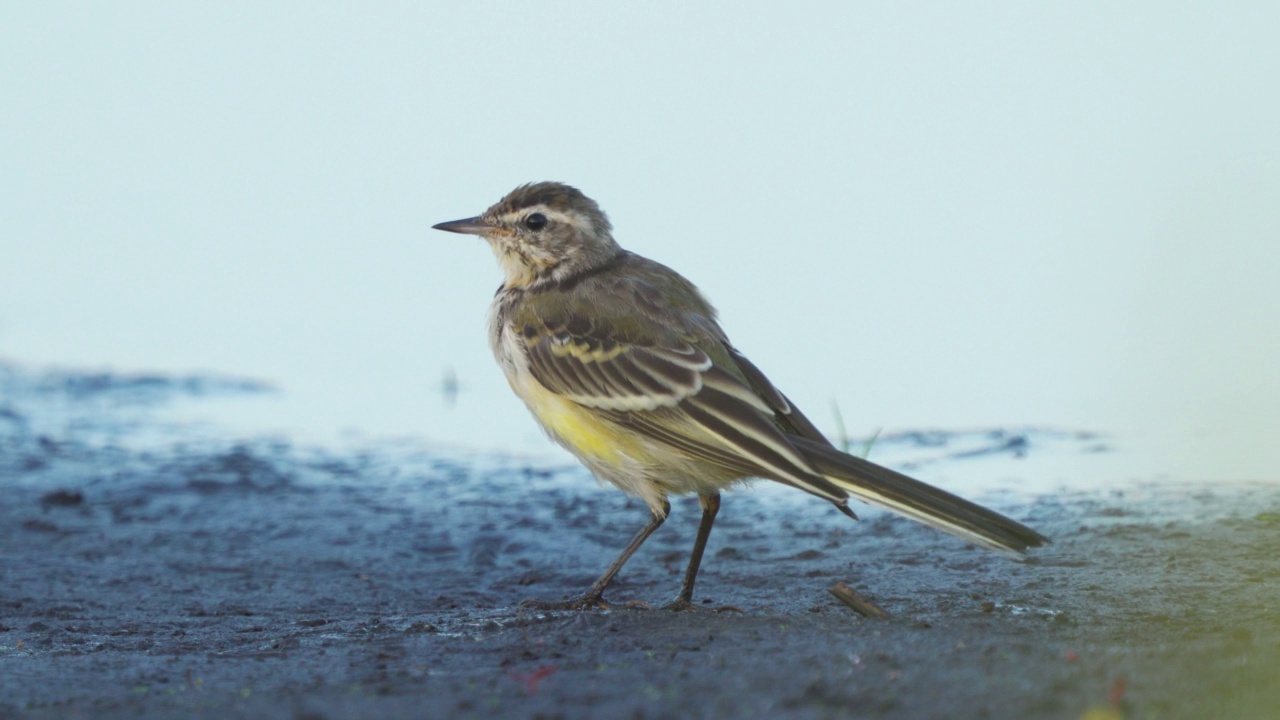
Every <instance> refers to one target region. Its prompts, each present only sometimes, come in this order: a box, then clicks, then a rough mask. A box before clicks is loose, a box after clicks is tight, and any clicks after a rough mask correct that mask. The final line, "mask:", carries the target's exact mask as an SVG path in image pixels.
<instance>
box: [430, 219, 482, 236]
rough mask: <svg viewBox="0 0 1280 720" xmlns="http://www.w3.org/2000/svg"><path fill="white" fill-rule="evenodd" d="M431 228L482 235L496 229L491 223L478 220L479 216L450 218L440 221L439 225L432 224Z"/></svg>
mask: <svg viewBox="0 0 1280 720" xmlns="http://www.w3.org/2000/svg"><path fill="white" fill-rule="evenodd" d="M431 229H432V230H444V231H445V232H451V233H462V234H463V235H484V234H485V233H487V232H492V231H493V230H496V229H497V228H495V227H494V226H492V225H487V224H485V223H482V222H480V217H479V216H476V217H470V218H465V219H463V220H450V221H449V222H442V223H440V224H439V225H432V226H431Z"/></svg>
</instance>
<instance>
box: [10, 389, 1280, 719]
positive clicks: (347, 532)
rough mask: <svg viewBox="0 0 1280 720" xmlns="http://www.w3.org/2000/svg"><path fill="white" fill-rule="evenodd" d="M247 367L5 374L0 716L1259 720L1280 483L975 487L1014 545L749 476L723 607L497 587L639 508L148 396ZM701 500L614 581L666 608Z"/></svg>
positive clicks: (554, 480) (727, 533) (725, 550)
mask: <svg viewBox="0 0 1280 720" xmlns="http://www.w3.org/2000/svg"><path fill="white" fill-rule="evenodd" d="M263 390H264V388H263V387H261V386H259V385H257V384H255V383H252V382H245V381H239V380H234V379H233V380H223V379H217V378H165V377H159V376H150V377H136V376H135V377H120V376H112V375H101V374H99V375H85V374H77V373H74V372H63V373H44V372H34V371H31V370H24V369H20V368H15V367H13V366H6V365H0V488H2V489H3V497H4V499H3V501H0V573H2V577H0V717H30V718H53V717H84V718H137V717H141V718H152V717H198V718H224V717H230V716H237V717H250V718H281V717H294V718H317V719H318V718H345V717H353V718H354V717H379V718H384V719H388V720H389V719H391V718H401V717H406V718H407V717H428V716H434V717H458V718H464V717H504V718H505V717H531V718H532V717H538V718H556V717H565V718H575V717H587V716H592V717H622V718H657V717H681V718H701V717H706V718H711V717H716V718H719V717H760V718H766V717H767V718H775V717H794V718H828V717H830V718H837V717H867V718H929V717H956V718H1071V719H1076V718H1085V717H1088V718H1091V719H1096V720H1100V719H1102V718H1118V717H1125V718H1157V717H1158V718H1212V717H1218V718H1274V717H1280V483H1270V484H1264V483H1239V482H1234V481H1235V480H1236V479H1235V478H1220V479H1219V480H1220V482H1217V483H1213V484H1211V485H1210V484H1201V485H1198V486H1193V487H1188V486H1186V485H1179V484H1161V483H1158V482H1143V481H1141V480H1140V479H1139V480H1136V481H1135V482H1134V483H1132V484H1131V485H1127V486H1126V487H1124V488H1123V489H1094V490H1061V491H1055V492H1046V493H1039V494H1035V495H1024V494H1020V493H1013V492H991V493H987V494H985V495H981V494H980V495H979V496H978V497H976V498H975V499H978V500H980V501H983V502H986V503H988V504H990V505H992V506H993V507H996V508H997V509H999V510H1001V511H1003V512H1006V513H1009V514H1011V515H1013V516H1014V517H1016V518H1018V519H1020V520H1023V521H1025V522H1027V523H1028V524H1030V525H1032V526H1033V527H1035V528H1037V529H1038V530H1040V531H1042V532H1044V533H1045V534H1047V535H1049V536H1051V537H1052V538H1053V539H1054V544H1053V545H1052V546H1050V547H1049V548H1047V549H1046V550H1045V551H1043V552H1039V553H1038V554H1037V556H1036V558H1035V559H1034V560H1033V561H1031V562H1028V563H1017V562H1012V561H1009V560H1007V559H1004V558H1001V557H999V556H996V555H994V554H991V553H986V552H983V551H980V550H976V549H973V548H971V547H969V546H967V545H965V544H964V543H962V542H960V541H958V540H954V539H953V538H950V537H949V536H945V535H942V534H939V533H936V532H933V531H930V530H928V529H927V528H922V527H920V526H917V525H914V524H912V523H909V522H907V521H905V520H900V519H898V518H895V517H892V516H888V515H886V514H882V513H878V512H876V511H874V510H868V511H866V512H863V513H862V514H863V516H864V520H863V521H862V522H858V523H854V522H852V521H850V520H848V519H847V518H845V517H843V516H842V515H840V514H839V513H838V512H836V511H835V510H834V509H833V508H832V507H831V506H830V505H828V504H826V503H823V502H821V501H817V500H814V499H810V498H807V497H806V496H803V495H801V494H799V493H795V492H794V491H788V490H787V489H785V488H765V487H760V488H757V489H755V490H752V491H746V492H735V493H731V494H729V495H727V496H726V497H725V502H724V506H723V509H722V511H721V513H720V519H719V521H718V523H717V525H716V528H715V532H714V534H713V536H712V538H711V543H710V545H709V549H708V556H707V560H706V561H705V562H704V565H703V573H702V575H701V578H700V582H699V585H698V592H697V596H696V600H697V601H698V602H699V603H700V604H702V605H704V606H705V607H707V608H713V607H718V606H723V605H732V606H736V607H738V608H740V609H741V610H742V612H733V611H727V612H716V611H714V610H711V609H707V610H705V611H703V612H696V613H671V612H666V611H660V610H643V609H626V610H612V611H592V612H582V613H576V612H566V613H552V614H546V613H534V612H521V611H520V610H519V609H518V604H519V601H520V600H522V599H525V598H528V597H541V598H552V599H556V598H560V597H564V596H567V595H569V594H571V593H574V592H578V591H581V590H582V589H584V588H585V587H586V586H587V585H588V584H590V582H591V581H592V580H593V579H594V578H595V576H596V575H597V574H598V573H599V572H600V571H601V570H602V569H603V567H604V566H605V565H606V564H607V563H608V562H609V561H610V560H611V559H612V558H613V556H614V555H615V554H616V552H617V551H618V549H619V548H620V547H621V546H622V545H623V544H625V542H626V540H627V539H628V538H629V537H630V535H631V534H632V533H633V532H634V531H635V530H636V529H637V528H638V527H639V526H640V525H641V524H643V522H644V520H645V510H644V509H643V507H642V506H641V505H640V504H639V503H637V502H635V501H628V500H627V499H625V498H624V497H623V496H622V495H621V494H620V493H617V492H616V491H614V490H611V489H607V488H599V487H597V486H596V485H595V484H594V482H592V481H591V480H590V479H589V478H588V477H587V475H586V474H585V472H584V471H582V470H580V469H578V468H576V467H567V466H566V467H547V468H539V467H528V466H527V465H526V464H525V463H522V462H519V461H516V460H512V459H504V458H501V457H488V458H475V457H455V458H450V457H444V456H440V455H438V454H435V453H432V452H429V451H427V450H425V449H423V448H422V447H421V446H417V445H413V444H411V443H400V444H382V445H377V444H370V445H367V446H364V447H359V448H356V449H324V448H320V449H317V448H313V447H300V446H297V445H294V444H291V443H290V442H288V441H282V440H271V439H252V438H243V439H231V440H228V439H225V438H221V437H219V436H218V435H217V434H212V433H210V434H206V433H204V432H203V431H202V430H200V429H199V428H192V427H181V426H179V427H174V426H168V425H164V423H165V422H166V421H163V420H161V419H159V416H153V414H152V413H151V409H152V408H154V407H155V406H157V405H160V404H163V403H165V402H168V401H169V400H171V399H173V398H174V397H190V396H202V395H205V394H227V393H232V394H234V393H252V392H260V391H263ZM140 436H147V437H149V438H150V440H148V441H147V442H133V441H131V440H130V438H137V437H140ZM941 437H942V438H943V441H944V442H945V434H944V435H943V436H941ZM934 439H935V440H936V439H937V437H935V438H934ZM1019 445H1020V447H1017V448H1014V450H1016V451H1018V452H1032V453H1033V452H1035V448H1036V443H1035V441H1034V438H1032V439H1031V441H1030V442H1028V441H1026V440H1025V439H1024V441H1022V442H1021V443H1019ZM697 516H698V511H697V505H696V502H694V501H691V500H685V501H681V502H678V503H676V505H675V507H674V510H673V516H672V519H671V521H670V522H668V523H667V525H666V526H664V527H663V528H662V529H661V530H660V531H659V532H658V533H657V534H656V535H655V536H654V537H653V538H652V539H651V540H650V542H649V544H648V545H646V546H645V547H644V548H643V549H642V550H641V551H640V552H639V553H638V554H637V555H636V557H635V558H633V560H632V561H631V563H630V564H629V565H628V566H627V568H626V569H625V570H624V571H623V574H622V575H621V576H620V578H619V581H618V582H617V583H616V585H615V586H614V587H613V588H612V589H611V591H610V593H609V595H610V597H611V598H613V599H614V600H617V601H624V600H642V601H647V602H650V603H653V604H655V605H656V604H660V603H662V602H664V601H666V600H668V599H670V598H671V596H673V595H674V593H675V591H676V589H677V587H678V586H679V583H680V576H681V573H682V572H683V564H684V560H685V557H686V553H687V551H688V548H689V546H690V544H691V542H692V538H693V533H694V529H695V527H696V524H697ZM837 582H845V583H848V584H849V585H851V586H853V587H855V588H857V589H859V590H860V591H861V592H863V593H864V594H865V595H867V596H868V597H870V598H871V599H873V600H874V601H875V602H876V603H878V604H879V605H880V606H882V607H883V608H885V609H886V610H888V611H889V612H890V613H891V614H892V617H891V618H890V619H888V620H871V619H867V618H864V617H861V616H859V615H857V614H855V613H853V612H852V611H851V610H849V609H848V608H847V607H845V606H844V605H842V604H840V603H839V602H838V601H837V600H836V599H835V598H834V597H832V596H831V595H830V594H829V593H828V588H829V587H831V586H832V585H834V584H835V583H837Z"/></svg>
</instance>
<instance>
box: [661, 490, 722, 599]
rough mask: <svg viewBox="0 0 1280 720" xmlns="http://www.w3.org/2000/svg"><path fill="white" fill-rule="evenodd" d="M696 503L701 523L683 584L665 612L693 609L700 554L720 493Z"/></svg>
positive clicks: (716, 509)
mask: <svg viewBox="0 0 1280 720" xmlns="http://www.w3.org/2000/svg"><path fill="white" fill-rule="evenodd" d="M698 503H699V504H701V505H702V522H701V523H699V524H698V537H697V539H695V540H694V541H693V552H692V553H691V554H690V555H689V567H688V569H686V570H685V571H684V584H683V585H681V586H680V594H679V595H677V596H676V599H675V600H674V601H672V602H671V603H669V604H667V605H666V606H665V607H666V609H667V610H691V609H693V608H694V604H693V584H694V583H695V582H697V580H698V568H699V566H701V565H702V553H703V551H705V550H706V549H707V540H708V539H709V538H710V537H711V526H712V525H714V524H715V522H716V513H718V512H720V493H711V494H710V495H699V496H698Z"/></svg>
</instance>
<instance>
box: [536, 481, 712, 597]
mask: <svg viewBox="0 0 1280 720" xmlns="http://www.w3.org/2000/svg"><path fill="white" fill-rule="evenodd" d="M717 499H718V498H717ZM670 512H671V503H670V502H668V501H667V500H665V499H664V500H663V501H662V513H661V514H659V513H656V512H655V513H654V514H653V517H652V518H650V519H649V523H648V524H647V525H645V526H644V527H642V528H640V532H638V533H636V535H635V537H633V538H631V542H629V543H627V547H626V548H625V549H624V550H623V551H622V554H621V555H619V556H618V559H617V560H614V561H613V564H612V565H610V566H609V568H608V569H607V570H605V571H604V574H603V575H601V576H600V579H599V580H596V581H595V583H594V584H592V586H591V587H590V588H587V592H585V593H584V594H582V595H581V596H579V597H576V598H572V599H569V600H564V601H562V602H549V601H546V600H525V601H524V602H522V603H520V607H521V608H532V609H534V610H587V609H590V608H602V609H606V610H607V609H609V607H610V605H609V603H607V602H605V601H604V589H605V588H606V587H608V586H609V583H610V582H613V576H614V575H617V574H618V571H619V570H621V569H622V566H623V565H626V564H627V560H629V559H631V556H632V555H633V554H635V551H636V550H639V549H640V546H641V545H643V544H644V541H645V540H648V539H649V536H650V535H652V534H653V531H654V530H657V529H658V528H659V527H660V526H661V525H662V523H663V522H664V521H665V520H666V519H667V514H668V513H670ZM704 522H705V519H704ZM695 571H696V568H695Z"/></svg>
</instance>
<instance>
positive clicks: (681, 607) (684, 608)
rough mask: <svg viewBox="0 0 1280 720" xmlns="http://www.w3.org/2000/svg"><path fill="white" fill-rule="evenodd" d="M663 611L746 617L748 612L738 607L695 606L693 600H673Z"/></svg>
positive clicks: (664, 606)
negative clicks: (734, 613)
mask: <svg viewBox="0 0 1280 720" xmlns="http://www.w3.org/2000/svg"><path fill="white" fill-rule="evenodd" d="M662 609H663V610H670V611H671V612H717V613H722V612H736V613H743V614H744V615H745V614H746V612H747V611H746V610H743V609H742V608H740V607H738V606H737V605H720V606H717V607H707V606H705V605H694V604H693V601H692V600H688V599H686V598H676V599H675V600H672V601H671V602H669V603H667V604H666V605H663V606H662Z"/></svg>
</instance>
